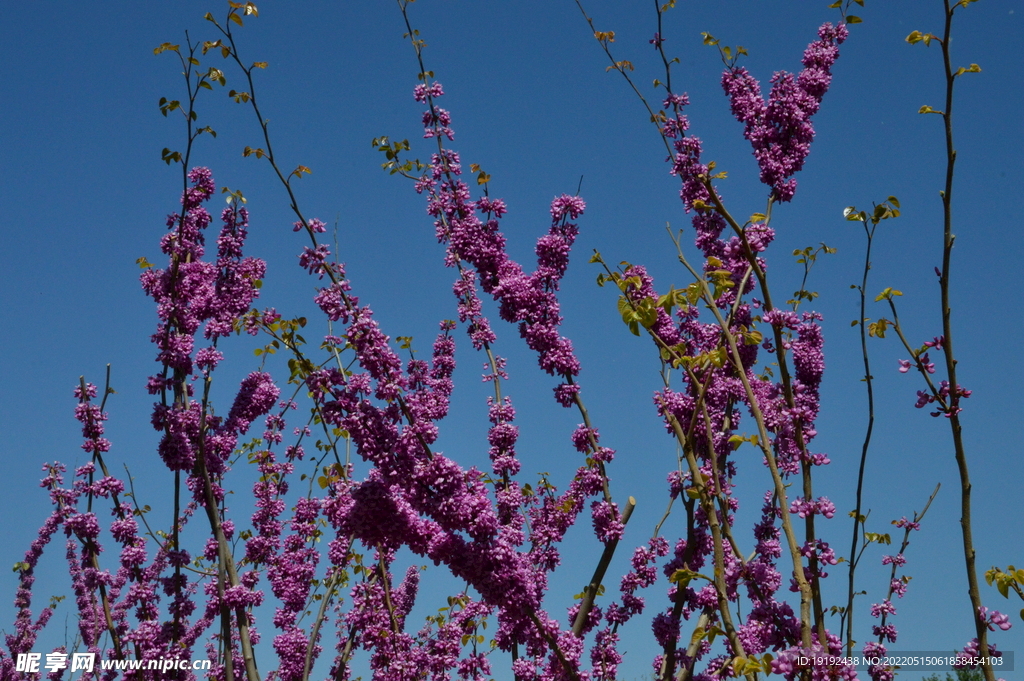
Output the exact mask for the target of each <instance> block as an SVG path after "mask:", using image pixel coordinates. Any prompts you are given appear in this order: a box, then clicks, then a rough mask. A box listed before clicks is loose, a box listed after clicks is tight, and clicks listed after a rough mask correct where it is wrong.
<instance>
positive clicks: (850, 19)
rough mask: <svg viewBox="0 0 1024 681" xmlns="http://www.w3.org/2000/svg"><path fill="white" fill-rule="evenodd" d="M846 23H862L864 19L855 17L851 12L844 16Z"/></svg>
mask: <svg viewBox="0 0 1024 681" xmlns="http://www.w3.org/2000/svg"><path fill="white" fill-rule="evenodd" d="M846 23H848V24H863V23H864V20H863V19H861V18H860V17H855V16H853V15H852V14H850V15H849V16H847V17H846Z"/></svg>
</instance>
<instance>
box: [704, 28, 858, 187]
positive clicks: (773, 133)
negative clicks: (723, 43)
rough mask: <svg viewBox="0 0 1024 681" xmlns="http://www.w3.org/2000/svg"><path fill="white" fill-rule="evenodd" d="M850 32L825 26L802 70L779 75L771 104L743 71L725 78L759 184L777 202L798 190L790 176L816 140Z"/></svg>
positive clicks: (724, 85)
mask: <svg viewBox="0 0 1024 681" xmlns="http://www.w3.org/2000/svg"><path fill="white" fill-rule="evenodd" d="M848 35H849V32H848V31H847V29H846V25H845V24H839V25H838V26H833V25H832V24H824V25H823V26H822V27H821V28H819V29H818V40H815V41H814V42H812V43H811V44H810V45H808V46H807V49H806V50H805V51H804V57H803V65H804V69H803V71H801V72H800V74H799V75H797V76H794V75H793V74H791V73H787V72H785V71H778V72H776V73H775V75H773V76H772V89H771V93H770V94H769V95H768V101H767V102H766V101H765V100H764V96H763V95H762V94H761V85H760V84H759V83H758V82H757V81H756V80H755V79H754V77H753V76H751V75H750V73H749V72H748V71H747V70H746V69H745V68H743V67H737V66H734V67H732V68H730V69H727V70H726V71H725V73H723V74H722V88H723V89H724V90H725V92H726V94H727V95H728V96H729V101H730V102H731V103H732V114H733V116H735V117H736V120H738V121H740V122H741V123H743V124H744V129H743V136H744V137H746V138H747V139H748V140H750V143H751V145H752V146H753V147H754V157H755V158H756V159H757V164H758V166H759V167H760V168H761V182H763V183H764V184H766V185H768V186H769V187H771V188H772V196H773V197H774V198H775V200H776V201H789V200H791V199H792V198H793V194H794V193H795V192H796V180H795V179H793V178H792V175H794V174H795V173H797V172H798V171H799V170H800V169H801V168H803V165H804V160H805V159H806V158H807V154H808V153H809V152H810V146H811V141H812V140H813V139H814V127H813V126H812V125H811V120H810V119H811V116H813V115H814V114H815V113H817V111H818V108H819V107H820V106H821V100H822V97H824V96H825V92H827V91H828V87H829V85H830V84H831V82H832V71H831V69H832V65H833V64H834V63H835V61H836V59H837V58H838V57H839V45H840V44H842V42H843V41H844V40H846V38H847V36H848Z"/></svg>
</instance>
